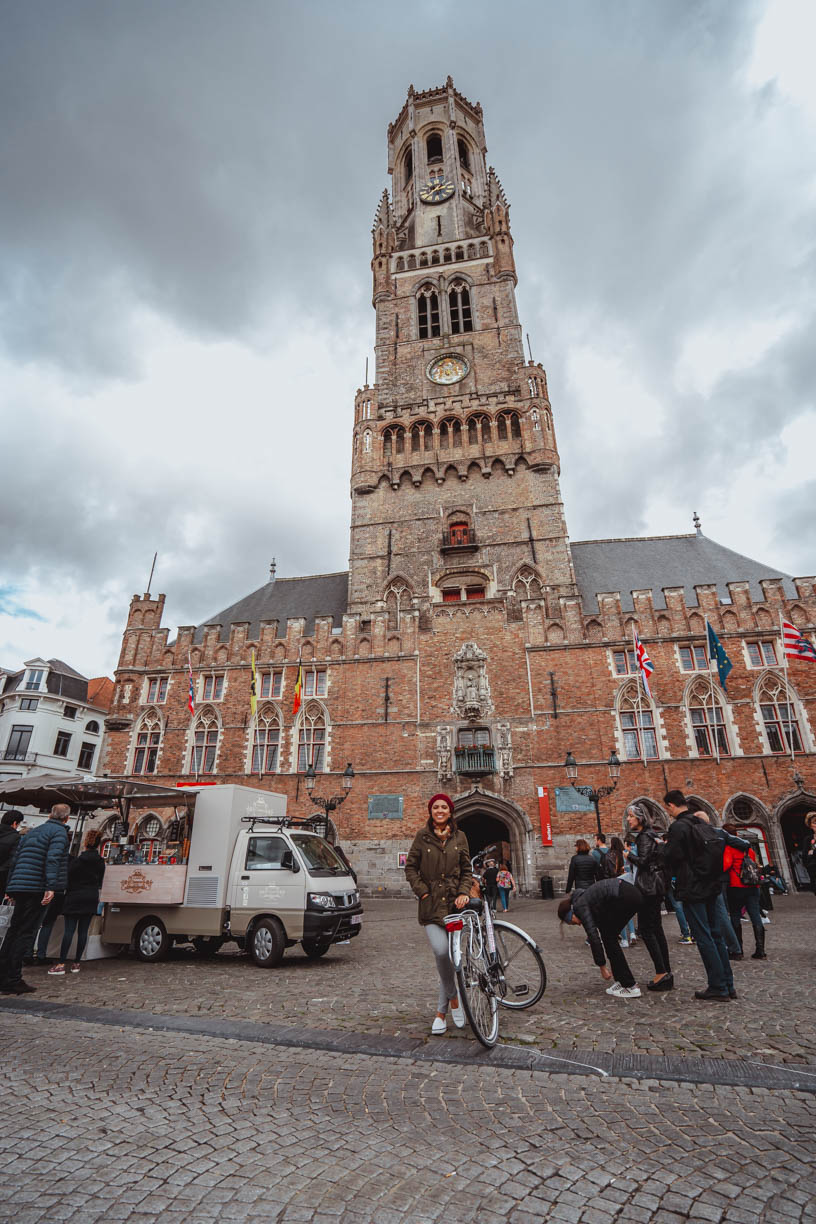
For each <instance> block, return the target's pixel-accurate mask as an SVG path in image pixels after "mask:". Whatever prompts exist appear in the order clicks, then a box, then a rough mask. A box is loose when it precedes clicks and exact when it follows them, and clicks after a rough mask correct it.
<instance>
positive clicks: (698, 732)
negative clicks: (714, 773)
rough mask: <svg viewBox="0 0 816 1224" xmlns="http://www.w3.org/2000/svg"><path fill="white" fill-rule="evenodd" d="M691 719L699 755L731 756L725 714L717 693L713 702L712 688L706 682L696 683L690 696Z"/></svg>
mask: <svg viewBox="0 0 816 1224" xmlns="http://www.w3.org/2000/svg"><path fill="white" fill-rule="evenodd" d="M688 709H689V718H690V719H691V730H692V734H693V736H694V746H695V748H696V750H697V755H698V756H701V757H713V756H716V755H717V754H718V752H719V755H720V756H721V757H723V756H730V755H731V747H730V745H729V743H728V734H727V732H726V728H725V713H724V711H723V708H722V706H721V705H720V702H719V699H718V697H717V695H716V693H715V695H714V701H713V704H712V700H711V686H710V684H709V683H708V682H707V681H706V680H701V681H695V682H694V685H693V686H692V688H691V691H690V693H689V695H688Z"/></svg>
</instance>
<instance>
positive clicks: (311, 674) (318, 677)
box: [303, 667, 326, 697]
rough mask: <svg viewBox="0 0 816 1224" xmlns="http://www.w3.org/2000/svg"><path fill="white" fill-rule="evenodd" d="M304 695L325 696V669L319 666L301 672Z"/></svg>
mask: <svg viewBox="0 0 816 1224" xmlns="http://www.w3.org/2000/svg"><path fill="white" fill-rule="evenodd" d="M303 695H304V697H325V696H326V669H325V667H319V668H317V669H313V670H312V671H307V672H304V673H303Z"/></svg>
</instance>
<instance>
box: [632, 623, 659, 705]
mask: <svg viewBox="0 0 816 1224" xmlns="http://www.w3.org/2000/svg"><path fill="white" fill-rule="evenodd" d="M633 632H634V635H635V658H636V659H637V665H638V667H639V668H640V674H641V676H642V677H643V687H644V688H645V690H646V696H647V697H648V698H649V700H650V701H651V697H652V694H651V690H650V689H649V677H650V676H651V674H652V672H653V671H654V664H653V663H652V660H651V659H650V658H649V656H648V655H647V653H646V647H645V646H644V645H643V643H642V642H641V640H640V638H639V637H638V635H637V630H634V631H633Z"/></svg>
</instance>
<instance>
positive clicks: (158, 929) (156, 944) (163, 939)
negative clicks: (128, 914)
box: [133, 918, 170, 964]
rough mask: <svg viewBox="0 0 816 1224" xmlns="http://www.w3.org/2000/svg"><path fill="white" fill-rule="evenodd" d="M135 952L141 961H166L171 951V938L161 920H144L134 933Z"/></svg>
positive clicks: (149, 962)
mask: <svg viewBox="0 0 816 1224" xmlns="http://www.w3.org/2000/svg"><path fill="white" fill-rule="evenodd" d="M133 950H134V951H135V953H136V956H137V957H138V959H139V960H140V961H146V962H147V963H148V964H151V963H152V962H153V961H160V960H164V958H165V957H166V956H167V953H168V952H169V951H170V936H169V935H168V934H167V931H166V930H165V926H164V923H163V922H162V921H161V919H160V918H143V919H142V921H141V922H140V923H139V925H138V926H137V927H136V930H135V931H134V932H133Z"/></svg>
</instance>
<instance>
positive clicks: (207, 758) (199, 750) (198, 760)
mask: <svg viewBox="0 0 816 1224" xmlns="http://www.w3.org/2000/svg"><path fill="white" fill-rule="evenodd" d="M219 731H220V726H219V722H218V716H217V714H216V713H215V710H211V709H210V708H209V707H207V706H205V707H204V709H203V710H202V711H201V712H200V714H199V715H198V717H197V718H196V720H195V723H194V725H193V742H192V746H191V748H190V773H194V774H212V773H215V758H216V755H217V752H218V733H219Z"/></svg>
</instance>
